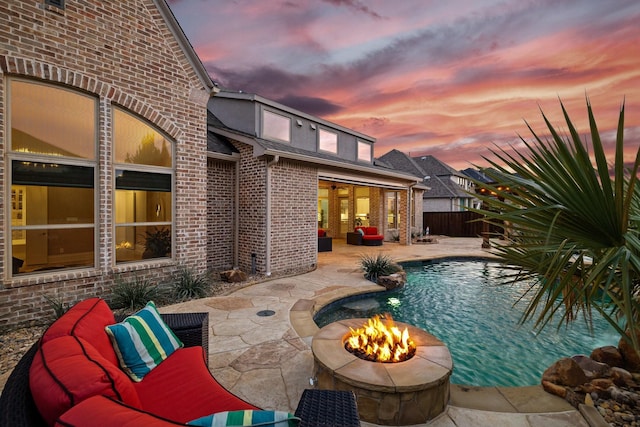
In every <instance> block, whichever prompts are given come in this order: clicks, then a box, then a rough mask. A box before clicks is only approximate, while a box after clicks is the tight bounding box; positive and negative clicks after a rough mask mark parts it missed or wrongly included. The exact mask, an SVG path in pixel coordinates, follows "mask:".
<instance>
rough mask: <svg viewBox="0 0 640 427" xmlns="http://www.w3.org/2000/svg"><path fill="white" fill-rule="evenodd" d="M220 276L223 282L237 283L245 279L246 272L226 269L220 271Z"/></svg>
mask: <svg viewBox="0 0 640 427" xmlns="http://www.w3.org/2000/svg"><path fill="white" fill-rule="evenodd" d="M220 278H221V279H222V280H224V281H225V282H229V283H238V282H244V281H245V280H247V274H246V273H245V272H244V271H241V270H226V271H221V272H220Z"/></svg>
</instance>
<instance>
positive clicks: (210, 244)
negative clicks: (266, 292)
mask: <svg viewBox="0 0 640 427" xmlns="http://www.w3.org/2000/svg"><path fill="white" fill-rule="evenodd" d="M235 171H236V164H235V163H233V162H224V161H221V160H209V162H208V164H207V174H208V186H207V206H208V209H207V268H208V269H209V270H210V271H213V272H215V271H222V270H228V269H230V268H232V267H233V266H234V265H233V252H234V244H233V242H234V235H233V233H234V227H233V225H234V222H235V212H234V199H235V181H236V179H235V173H236V172H235Z"/></svg>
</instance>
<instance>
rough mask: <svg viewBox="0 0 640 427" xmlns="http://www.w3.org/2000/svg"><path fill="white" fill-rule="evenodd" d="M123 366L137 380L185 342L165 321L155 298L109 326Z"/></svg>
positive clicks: (112, 341)
mask: <svg viewBox="0 0 640 427" xmlns="http://www.w3.org/2000/svg"><path fill="white" fill-rule="evenodd" d="M105 330H106V331H107V334H108V335H109V338H110V339H111V343H112V344H113V349H114V350H115V352H116V355H117V356H118V360H119V361H120V367H121V368H122V369H123V370H124V371H125V372H126V373H127V374H128V375H129V376H130V377H131V379H132V380H134V381H136V382H140V381H142V378H144V376H145V375H146V374H148V373H149V372H151V370H152V369H153V368H155V367H156V366H158V365H159V364H160V362H162V361H163V360H165V359H166V358H167V357H169V356H170V355H171V353H173V352H174V351H176V350H177V349H179V348H181V347H183V344H182V342H181V341H180V340H179V339H178V337H176V336H175V334H174V333H173V331H172V330H171V329H169V327H168V326H167V325H166V324H165V323H164V322H163V321H162V319H161V318H160V314H158V310H157V309H156V306H155V304H154V303H153V301H149V302H148V303H147V305H146V306H145V308H143V309H142V310H140V311H138V312H137V313H136V314H133V315H131V316H129V317H127V318H126V319H124V320H123V321H122V322H120V323H116V324H115V325H109V326H107V327H106V328H105Z"/></svg>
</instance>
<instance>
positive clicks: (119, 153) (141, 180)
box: [113, 108, 173, 263]
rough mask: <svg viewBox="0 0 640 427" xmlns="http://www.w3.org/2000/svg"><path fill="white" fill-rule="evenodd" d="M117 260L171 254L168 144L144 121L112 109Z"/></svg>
mask: <svg viewBox="0 0 640 427" xmlns="http://www.w3.org/2000/svg"><path fill="white" fill-rule="evenodd" d="M113 135H114V163H115V198H114V204H115V207H114V212H115V223H116V233H115V252H116V262H118V263H121V262H130V261H138V260H141V259H153V258H166V257H170V256H171V252H172V250H171V249H172V243H171V242H172V230H173V223H172V216H173V214H172V212H173V191H172V188H173V144H172V143H171V142H170V141H169V140H168V139H167V138H166V137H165V136H164V135H162V134H161V133H160V132H158V131H157V130H155V129H153V128H152V127H151V126H149V125H148V124H147V123H145V122H143V121H142V120H140V119H138V118H136V117H134V116H133V115H131V114H129V113H127V112H125V111H124V110H121V109H119V108H114V109H113Z"/></svg>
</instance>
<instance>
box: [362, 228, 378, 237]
mask: <svg viewBox="0 0 640 427" xmlns="http://www.w3.org/2000/svg"><path fill="white" fill-rule="evenodd" d="M364 234H365V235H367V234H369V235H376V234H378V227H365V228H364Z"/></svg>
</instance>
